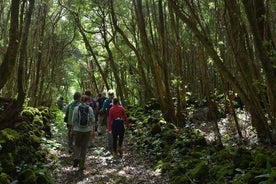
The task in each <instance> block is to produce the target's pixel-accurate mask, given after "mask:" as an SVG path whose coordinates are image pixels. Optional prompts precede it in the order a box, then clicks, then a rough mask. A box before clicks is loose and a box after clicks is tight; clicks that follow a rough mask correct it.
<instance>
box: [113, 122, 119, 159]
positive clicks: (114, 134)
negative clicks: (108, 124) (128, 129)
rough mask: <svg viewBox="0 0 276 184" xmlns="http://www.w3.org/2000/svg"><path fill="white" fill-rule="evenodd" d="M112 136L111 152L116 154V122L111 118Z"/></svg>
mask: <svg viewBox="0 0 276 184" xmlns="http://www.w3.org/2000/svg"><path fill="white" fill-rule="evenodd" d="M112 136H113V153H114V154H115V155H116V154H117V140H118V123H117V122H116V121H115V120H113V122H112Z"/></svg>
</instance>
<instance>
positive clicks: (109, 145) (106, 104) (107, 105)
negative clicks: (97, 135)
mask: <svg viewBox="0 0 276 184" xmlns="http://www.w3.org/2000/svg"><path fill="white" fill-rule="evenodd" d="M107 94H108V98H107V99H105V101H104V103H103V107H102V108H101V112H102V113H103V122H104V123H105V124H106V127H108V114H109V109H110V108H111V106H112V103H113V98H114V90H112V89H110V90H108V92H107ZM107 130H108V129H107ZM112 137H113V136H112V134H111V133H109V132H108V134H107V150H108V151H110V152H111V153H112V143H113V140H112Z"/></svg>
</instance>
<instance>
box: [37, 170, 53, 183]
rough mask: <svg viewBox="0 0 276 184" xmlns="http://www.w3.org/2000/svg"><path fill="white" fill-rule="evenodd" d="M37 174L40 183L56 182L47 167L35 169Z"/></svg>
mask: <svg viewBox="0 0 276 184" xmlns="http://www.w3.org/2000/svg"><path fill="white" fill-rule="evenodd" d="M35 174H36V176H37V183H38V184H53V183H54V182H53V180H52V177H51V175H50V174H49V173H48V172H47V171H46V170H45V169H40V170H37V171H35Z"/></svg>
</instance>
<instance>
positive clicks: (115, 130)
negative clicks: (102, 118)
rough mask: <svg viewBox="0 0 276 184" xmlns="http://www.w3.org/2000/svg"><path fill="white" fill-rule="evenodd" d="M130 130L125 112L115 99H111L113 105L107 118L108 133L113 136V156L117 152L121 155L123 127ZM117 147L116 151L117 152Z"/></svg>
mask: <svg viewBox="0 0 276 184" xmlns="http://www.w3.org/2000/svg"><path fill="white" fill-rule="evenodd" d="M124 124H125V125H126V127H127V128H130V126H129V122H128V119H127V115H126V111H125V109H124V107H123V106H122V105H120V104H119V101H118V99H117V98H113V105H112V107H111V108H110V110H109V117H108V131H109V133H112V136H113V152H112V153H113V156H117V151H118V152H119V154H120V155H122V154H123V151H122V145H123V141H124V134H125V126H124ZM118 137H119V142H118ZM117 145H118V150H117Z"/></svg>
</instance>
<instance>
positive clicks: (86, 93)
mask: <svg viewBox="0 0 276 184" xmlns="http://www.w3.org/2000/svg"><path fill="white" fill-rule="evenodd" d="M84 94H85V95H87V96H92V93H91V91H89V90H87V91H85V92H84Z"/></svg>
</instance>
